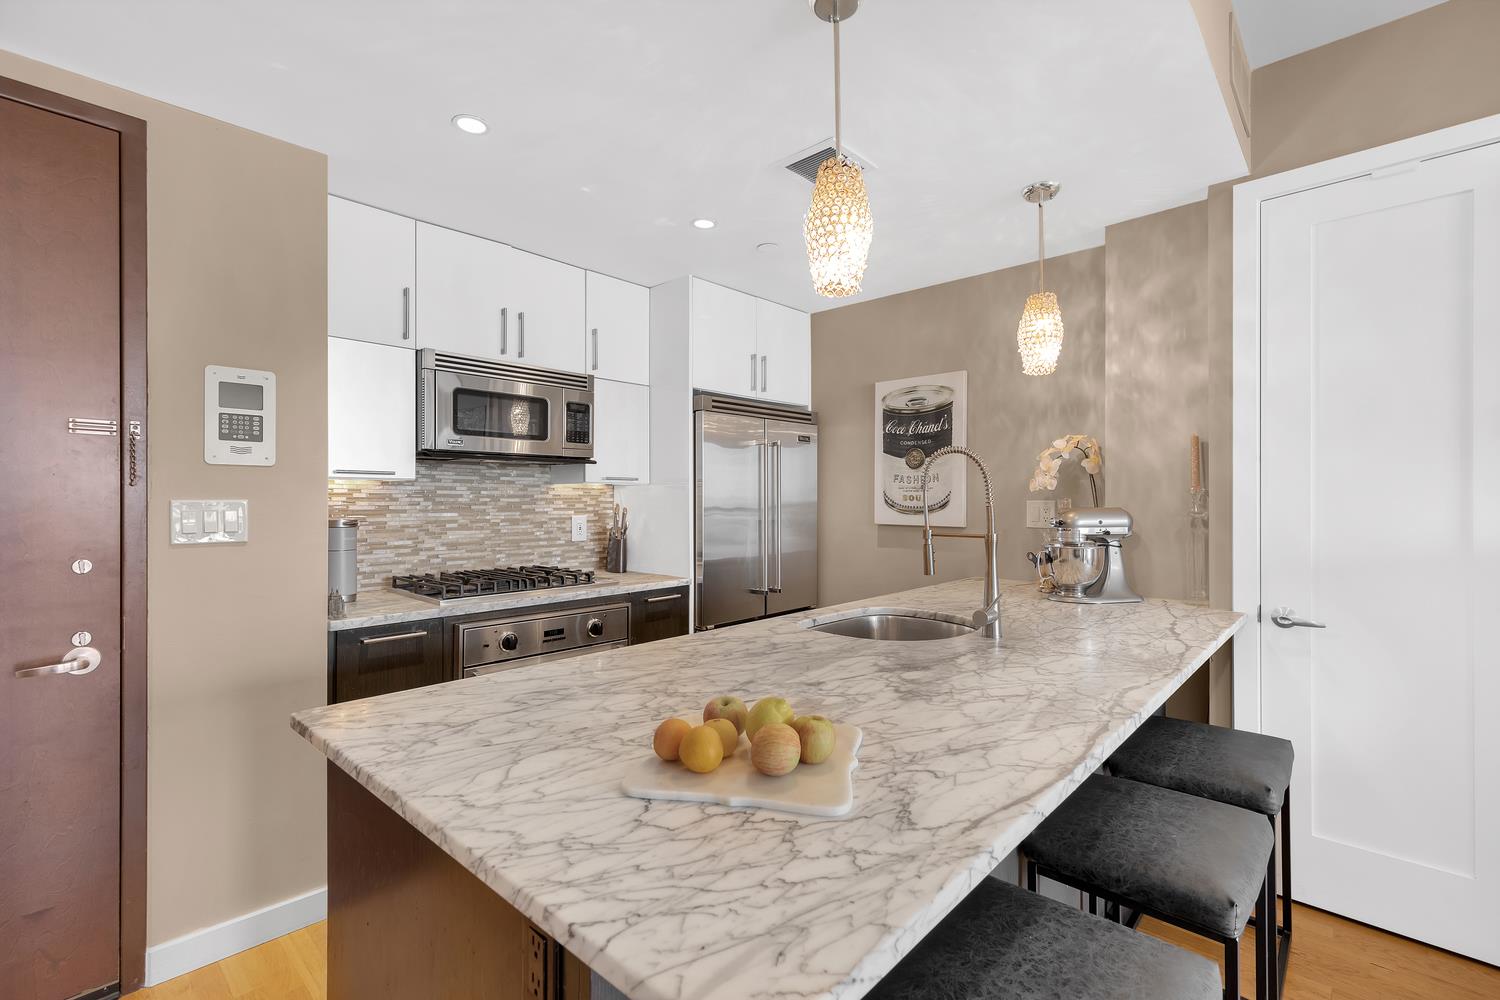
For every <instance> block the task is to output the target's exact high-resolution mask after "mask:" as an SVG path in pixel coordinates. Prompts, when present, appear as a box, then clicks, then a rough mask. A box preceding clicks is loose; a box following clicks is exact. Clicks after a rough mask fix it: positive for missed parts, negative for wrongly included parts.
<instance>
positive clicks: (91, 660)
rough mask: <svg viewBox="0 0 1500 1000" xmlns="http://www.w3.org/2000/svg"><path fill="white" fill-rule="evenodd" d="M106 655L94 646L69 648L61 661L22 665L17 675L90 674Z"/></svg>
mask: <svg viewBox="0 0 1500 1000" xmlns="http://www.w3.org/2000/svg"><path fill="white" fill-rule="evenodd" d="M103 659H104V657H103V656H101V655H100V653H99V651H98V650H97V649H95V648H94V647H92V646H79V647H78V648H77V649H70V650H68V652H67V654H66V655H65V656H63V658H62V662H61V663H49V664H47V665H46V666H44V667H21V668H20V669H19V670H17V671H16V676H17V677H46V676H47V675H48V674H89V673H93V672H94V670H95V669H96V668H97V667H98V666H99V663H100V661H101V660H103Z"/></svg>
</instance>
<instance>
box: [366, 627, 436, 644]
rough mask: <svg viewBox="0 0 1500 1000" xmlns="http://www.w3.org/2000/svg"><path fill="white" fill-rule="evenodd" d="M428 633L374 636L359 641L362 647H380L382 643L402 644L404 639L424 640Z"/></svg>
mask: <svg viewBox="0 0 1500 1000" xmlns="http://www.w3.org/2000/svg"><path fill="white" fill-rule="evenodd" d="M426 636H427V632H426V631H425V630H424V631H421V632H402V633H401V634H400V635H372V636H370V637H369V638H367V639H361V640H359V644H360V645H361V646H378V645H380V644H381V643H382V642H400V641H401V640H402V639H423V638H426Z"/></svg>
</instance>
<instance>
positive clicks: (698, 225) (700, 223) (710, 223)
mask: <svg viewBox="0 0 1500 1000" xmlns="http://www.w3.org/2000/svg"><path fill="white" fill-rule="evenodd" d="M715 225H717V223H716V222H714V220H713V219H694V220H693V228H694V229H712V228H713V227H714V226H715Z"/></svg>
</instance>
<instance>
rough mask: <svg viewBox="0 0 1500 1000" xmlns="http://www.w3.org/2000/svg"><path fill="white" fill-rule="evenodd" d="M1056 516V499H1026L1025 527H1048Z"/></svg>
mask: <svg viewBox="0 0 1500 1000" xmlns="http://www.w3.org/2000/svg"><path fill="white" fill-rule="evenodd" d="M1056 517H1057V501H1056V500H1027V501H1026V527H1028V528H1049V527H1051V526H1052V521H1053V519H1055V518H1056Z"/></svg>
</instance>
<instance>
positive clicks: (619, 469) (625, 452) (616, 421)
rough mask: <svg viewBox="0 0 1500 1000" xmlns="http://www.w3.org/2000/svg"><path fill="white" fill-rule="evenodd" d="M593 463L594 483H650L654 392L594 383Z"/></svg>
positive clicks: (589, 472)
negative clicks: (649, 443) (652, 394)
mask: <svg viewBox="0 0 1500 1000" xmlns="http://www.w3.org/2000/svg"><path fill="white" fill-rule="evenodd" d="M594 414H595V416H594V462H595V463H596V464H594V465H589V466H585V469H586V472H585V477H586V479H587V481H588V482H591V483H616V484H622V485H630V486H634V485H637V484H639V483H644V482H647V481H648V480H649V479H650V469H651V454H650V451H649V448H648V442H649V441H650V440H651V390H650V389H649V388H647V387H646V386H644V385H636V384H634V383H632V382H612V381H609V380H608V379H595V380H594Z"/></svg>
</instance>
